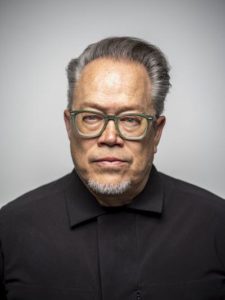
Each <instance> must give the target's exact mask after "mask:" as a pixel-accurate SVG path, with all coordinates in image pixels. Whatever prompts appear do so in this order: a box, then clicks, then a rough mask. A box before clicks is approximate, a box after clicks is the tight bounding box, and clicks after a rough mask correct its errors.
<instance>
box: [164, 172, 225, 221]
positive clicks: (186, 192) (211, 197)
mask: <svg viewBox="0 0 225 300" xmlns="http://www.w3.org/2000/svg"><path fill="white" fill-rule="evenodd" d="M159 176H160V178H161V180H162V182H163V184H164V186H165V191H166V192H165V193H167V192H168V193H169V194H170V195H169V198H170V199H173V201H175V202H176V204H177V205H179V204H180V205H185V204H186V205H187V206H190V207H191V208H195V209H198V208H199V209H201V210H203V211H204V210H213V211H217V212H218V213H219V214H220V213H222V214H223V216H225V200H224V199H223V198H221V197H219V196H217V195H215V194H213V193H211V192H210V191H208V190H206V189H203V188H201V187H199V186H196V185H194V184H191V183H188V182H185V181H182V180H180V179H177V178H173V177H171V176H168V175H165V174H163V173H160V172H159ZM166 196H167V195H166ZM167 198H168V197H167Z"/></svg>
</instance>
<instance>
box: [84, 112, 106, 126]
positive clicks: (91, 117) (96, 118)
mask: <svg viewBox="0 0 225 300" xmlns="http://www.w3.org/2000/svg"><path fill="white" fill-rule="evenodd" d="M82 121H83V122H85V123H88V124H95V123H97V122H100V121H102V116H100V115H97V114H85V115H83V118H82Z"/></svg>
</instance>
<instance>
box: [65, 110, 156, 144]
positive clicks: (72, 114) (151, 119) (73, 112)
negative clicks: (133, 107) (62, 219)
mask: <svg viewBox="0 0 225 300" xmlns="http://www.w3.org/2000/svg"><path fill="white" fill-rule="evenodd" d="M79 113H92V114H96V115H100V116H101V117H102V118H103V119H104V121H105V122H104V125H103V127H102V129H101V130H100V131H99V132H98V133H97V134H96V133H95V134H93V135H91V134H90V135H89V134H88V135H86V134H83V133H82V132H80V131H79V129H78V128H77V125H76V122H75V119H76V116H77V115H78V114H79ZM124 116H138V117H142V118H145V119H146V120H147V121H148V123H147V126H146V129H145V131H144V133H143V134H142V135H141V136H138V137H127V136H125V135H124V134H122V133H121V131H120V129H119V125H118V122H119V120H120V119H121V118H123V117H124ZM70 117H71V120H72V122H73V125H74V127H75V129H76V131H77V132H78V134H79V135H81V136H82V137H83V138H87V139H88V138H96V137H99V136H101V135H102V133H103V132H104V131H105V129H106V127H107V124H108V122H109V121H111V120H112V121H114V124H115V127H116V130H117V133H118V134H119V136H120V137H121V138H122V139H125V140H131V141H138V140H142V139H143V138H144V137H145V136H146V133H147V131H148V128H149V123H150V122H152V123H154V122H155V121H156V120H157V116H151V115H147V114H143V113H127V114H123V115H121V116H116V115H106V114H103V113H100V112H96V111H92V110H70Z"/></svg>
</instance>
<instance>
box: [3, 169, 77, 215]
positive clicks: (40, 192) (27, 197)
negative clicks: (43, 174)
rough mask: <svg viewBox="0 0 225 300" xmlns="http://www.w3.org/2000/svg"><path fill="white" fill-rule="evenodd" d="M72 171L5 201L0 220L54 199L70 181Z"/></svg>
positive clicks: (39, 206) (44, 204)
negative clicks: (9, 200) (7, 201)
mask: <svg viewBox="0 0 225 300" xmlns="http://www.w3.org/2000/svg"><path fill="white" fill-rule="evenodd" d="M71 177H72V173H70V174H67V175H65V176H63V177H62V178H59V179H57V180H55V181H52V182H50V183H48V184H45V185H43V186H40V187H38V188H36V189H34V190H32V191H29V192H27V193H25V194H24V195H22V196H20V197H18V198H16V199H15V200H13V201H11V202H9V203H7V204H6V205H4V206H3V207H2V208H1V209H0V220H2V219H3V218H5V217H7V216H9V217H10V218H13V216H14V215H16V214H20V213H21V212H25V211H27V212H29V211H32V210H35V209H40V208H41V207H46V206H47V205H48V202H49V201H55V200H56V199H57V196H58V195H59V194H61V193H63V191H64V190H65V188H66V186H68V184H69V183H70V182H71Z"/></svg>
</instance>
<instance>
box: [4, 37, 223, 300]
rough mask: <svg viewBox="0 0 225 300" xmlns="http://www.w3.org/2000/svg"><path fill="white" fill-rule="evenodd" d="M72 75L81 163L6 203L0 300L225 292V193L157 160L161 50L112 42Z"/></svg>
mask: <svg viewBox="0 0 225 300" xmlns="http://www.w3.org/2000/svg"><path fill="white" fill-rule="evenodd" d="M68 80H69V92H68V99H69V102H68V109H66V110H65V113H64V118H65V123H66V128H67V132H68V137H69V140H70V146H71V154H72V158H73V162H74V168H75V169H74V171H73V172H72V173H71V174H69V175H67V176H65V177H63V178H61V179H59V180H57V181H55V182H53V183H50V184H48V185H45V186H44V187H41V188H38V189H36V190H35V191H32V192H30V193H28V194H26V195H24V196H22V197H20V198H19V199H17V200H16V201H13V202H12V203H9V204H8V205H6V206H5V207H3V208H2V210H1V213H0V222H1V223H0V239H1V261H0V276H1V299H9V300H14V299H22V300H40V299H48V300H49V299H50V300H51V299H52V300H53V299H54V300H57V299H60V300H64V299H76V300H86V299H87V300H90V299H96V300H98V299H102V300H116V299H118V300H119V299H121V300H124V299H139V300H140V299H153V300H156V299H157V300H165V299H169V300H170V299H173V300H176V299H179V300H180V299H188V300H190V299H192V300H195V299H196V300H201V299H204V300H205V299H225V202H223V200H222V199H220V198H219V197H217V196H215V195H213V194H211V193H209V192H207V191H205V190H202V189H200V188H198V187H195V186H193V185H190V184H187V183H184V182H182V181H179V180H176V179H174V178H171V177H169V176H166V175H163V174H162V173H159V172H158V171H157V170H156V168H155V167H154V166H153V158H154V154H155V153H156V151H157V146H158V144H159V141H160V137H161V134H162V131H163V127H164V125H165V117H164V116H162V115H161V113H162V111H163V106H164V100H165V97H166V94H167V92H168V89H169V86H170V83H169V75H168V64H167V62H166V59H165V57H164V55H163V54H162V52H161V51H160V50H159V49H158V48H157V47H155V46H153V45H150V44H148V43H146V42H144V41H141V40H138V39H134V38H130V37H120V38H108V39H104V40H102V41H100V42H98V43H95V44H92V45H90V46H89V47H88V48H87V49H85V51H84V52H83V53H82V54H81V56H80V57H79V58H77V59H74V60H72V61H71V62H70V64H69V66H68Z"/></svg>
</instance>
